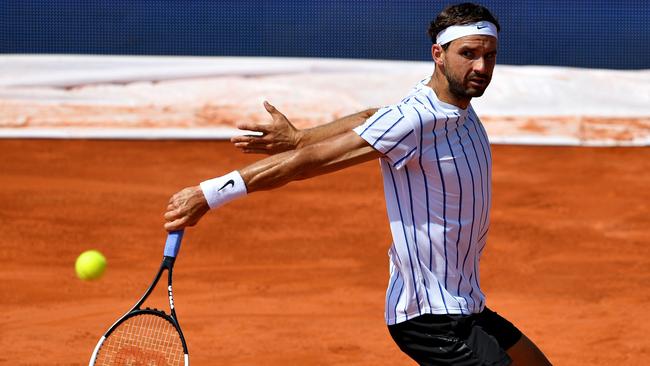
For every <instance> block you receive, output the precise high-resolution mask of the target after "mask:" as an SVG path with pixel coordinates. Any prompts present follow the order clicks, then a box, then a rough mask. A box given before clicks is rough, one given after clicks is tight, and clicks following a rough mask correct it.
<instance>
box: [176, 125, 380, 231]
mask: <svg viewBox="0 0 650 366" xmlns="http://www.w3.org/2000/svg"><path fill="white" fill-rule="evenodd" d="M378 157H381V154H380V153H379V152H378V151H376V150H375V149H373V148H372V147H371V146H370V145H369V144H368V143H367V142H366V141H365V140H364V139H362V138H361V137H359V136H358V135H357V134H356V133H355V132H354V131H352V130H349V131H348V132H344V133H341V134H338V135H336V136H334V137H332V138H329V139H326V140H324V141H321V142H319V143H315V144H312V145H309V146H305V147H303V148H301V149H297V150H291V151H286V152H283V153H280V154H277V155H273V156H270V157H268V158H266V159H263V160H260V161H258V162H255V163H253V164H251V165H249V166H247V167H245V168H243V169H241V170H239V175H240V176H241V179H242V180H243V184H245V187H244V188H245V190H246V193H252V192H256V191H263V190H269V189H273V188H277V187H281V186H283V185H285V184H287V183H289V182H291V181H294V180H300V179H306V178H310V177H314V176H318V175H322V174H326V173H330V172H333V171H336V170H340V169H343V168H346V167H349V166H352V165H355V164H359V163H362V162H365V161H368V160H372V159H376V158H378ZM231 174H232V173H231ZM223 182H225V184H224V185H223V186H222V187H221V189H224V188H225V189H228V188H230V187H229V183H230V182H231V181H230V180H224V181H223ZM236 184H237V183H235V182H233V184H232V185H233V188H234V186H235V185H236ZM219 186H221V182H220V183H219ZM219 190H220V189H219ZM209 209H210V207H209V205H208V201H207V200H206V197H205V195H204V193H203V190H202V189H201V187H200V186H194V187H188V188H185V189H183V190H181V191H180V192H178V193H176V194H174V195H173V196H172V197H171V199H170V200H169V205H168V206H167V211H166V212H165V215H164V217H165V220H166V221H167V222H166V223H165V229H166V230H168V231H173V230H179V229H182V228H184V227H186V226H193V225H195V224H196V223H197V222H198V221H199V220H200V219H201V217H203V215H204V214H205V213H206V212H207V211H208V210H209Z"/></svg>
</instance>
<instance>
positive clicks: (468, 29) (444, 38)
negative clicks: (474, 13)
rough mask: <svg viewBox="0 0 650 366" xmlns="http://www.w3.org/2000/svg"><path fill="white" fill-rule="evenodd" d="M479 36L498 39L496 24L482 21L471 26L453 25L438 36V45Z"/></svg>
mask: <svg viewBox="0 0 650 366" xmlns="http://www.w3.org/2000/svg"><path fill="white" fill-rule="evenodd" d="M477 34H478V35H484V36H492V37H494V38H499V37H497V26H496V25H494V23H491V22H487V21H480V22H476V23H470V24H463V25H452V26H450V27H447V28H445V29H443V30H441V31H440V33H438V35H437V36H436V43H437V44H439V45H441V46H442V45H444V44H447V43H449V42H451V41H453V40H454V39H458V38H460V37H465V36H472V35H477Z"/></svg>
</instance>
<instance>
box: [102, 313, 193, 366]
mask: <svg viewBox="0 0 650 366" xmlns="http://www.w3.org/2000/svg"><path fill="white" fill-rule="evenodd" d="M184 364H185V352H184V351H183V344H182V342H181V339H180V335H179V334H178V331H177V330H176V328H175V327H174V326H173V325H172V324H171V323H170V322H169V321H168V320H166V319H164V318H161V317H159V316H156V315H152V314H143V315H137V316H134V317H131V318H129V319H127V320H126V321H124V322H123V323H122V324H120V325H119V326H118V327H117V328H116V329H115V330H113V332H112V333H111V335H110V336H109V337H108V338H106V340H105V341H104V343H103V344H102V347H101V349H100V351H99V353H98V355H97V360H96V362H95V365H128V366H162V365H184Z"/></svg>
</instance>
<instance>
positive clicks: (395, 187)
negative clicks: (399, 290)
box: [390, 169, 420, 311]
mask: <svg viewBox="0 0 650 366" xmlns="http://www.w3.org/2000/svg"><path fill="white" fill-rule="evenodd" d="M390 177H391V179H392V180H393V187H394V189H395V199H396V200H397V207H398V209H399V217H400V219H401V223H402V231H403V232H404V241H405V242H406V243H407V244H408V238H407V235H406V227H405V226H404V216H403V215H402V205H401V204H400V199H399V194H398V193H397V184H396V183H395V176H394V175H393V170H392V169H390ZM407 251H408V255H409V264H410V265H411V276H413V284H414V285H416V284H417V283H418V281H417V280H416V279H415V267H413V260H412V259H411V250H410V249H409V248H408V246H407ZM415 297H416V299H417V304H418V311H420V297H419V295H418V293H417V291H416V292H415Z"/></svg>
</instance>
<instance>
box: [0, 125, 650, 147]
mask: <svg viewBox="0 0 650 366" xmlns="http://www.w3.org/2000/svg"><path fill="white" fill-rule="evenodd" d="M246 133H252V134H253V133H254V132H247V131H242V130H238V129H235V128H228V127H216V128H123V129H120V128H110V129H103V128H26V129H19V128H11V129H9V128H8V129H3V128H0V139H93V140H228V139H230V138H231V137H233V136H238V135H242V134H246ZM490 143H491V144H494V145H538V146H544V145H547V146H594V147H612V146H630V147H634V146H638V147H641V146H650V138H645V139H635V140H626V141H621V140H612V139H602V140H595V139H593V140H588V141H582V140H580V139H578V138H575V137H568V136H539V135H513V136H507V135H501V136H491V137H490Z"/></svg>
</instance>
